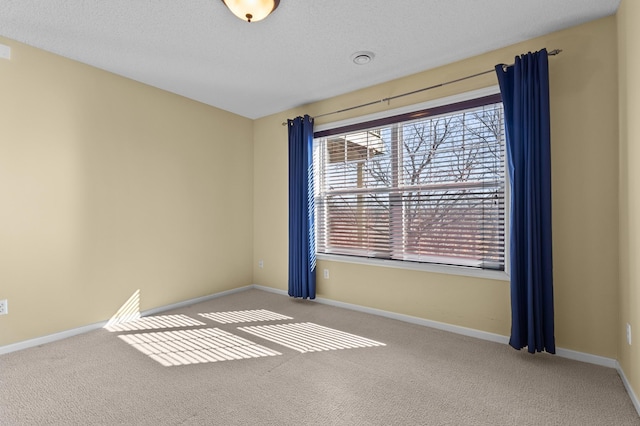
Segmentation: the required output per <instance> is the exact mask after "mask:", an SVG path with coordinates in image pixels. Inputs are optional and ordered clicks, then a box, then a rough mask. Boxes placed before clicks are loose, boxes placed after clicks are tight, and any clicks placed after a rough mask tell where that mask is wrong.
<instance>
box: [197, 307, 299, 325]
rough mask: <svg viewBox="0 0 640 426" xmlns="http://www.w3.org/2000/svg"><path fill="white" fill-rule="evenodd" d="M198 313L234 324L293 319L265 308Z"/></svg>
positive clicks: (217, 320)
mask: <svg viewBox="0 0 640 426" xmlns="http://www.w3.org/2000/svg"><path fill="white" fill-rule="evenodd" d="M198 315H200V316H202V317H205V318H208V319H210V320H213V321H216V322H219V323H221V324H235V323H240V322H257V321H282V320H290V319H293V318H291V317H288V316H286V315H281V314H278V313H275V312H271V311H267V310H265V309H257V310H252V311H229V312H211V313H207V314H198Z"/></svg>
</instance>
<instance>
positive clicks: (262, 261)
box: [258, 259, 264, 269]
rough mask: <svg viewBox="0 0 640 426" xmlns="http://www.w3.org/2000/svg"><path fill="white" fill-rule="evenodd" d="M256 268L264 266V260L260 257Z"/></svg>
mask: <svg viewBox="0 0 640 426" xmlns="http://www.w3.org/2000/svg"><path fill="white" fill-rule="evenodd" d="M258 268H261V269H262V268H264V260H262V259H260V260H258Z"/></svg>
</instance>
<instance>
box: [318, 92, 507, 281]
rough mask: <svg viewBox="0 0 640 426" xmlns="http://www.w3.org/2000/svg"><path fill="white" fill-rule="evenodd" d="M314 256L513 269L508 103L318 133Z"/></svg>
mask: <svg viewBox="0 0 640 426" xmlns="http://www.w3.org/2000/svg"><path fill="white" fill-rule="evenodd" d="M314 170H315V176H314V178H315V183H316V188H315V203H316V245H317V248H316V251H317V253H318V254H335V255H341V256H355V257H359V258H373V259H388V260H397V261H403V262H415V263H429V264H439V265H453V266H463V267H467V268H476V269H488V270H497V271H504V270H505V244H504V242H505V187H506V185H505V143H504V128H503V111H502V103H501V101H500V95H492V96H486V97H483V98H477V99H473V100H471V101H464V102H459V103H455V104H449V105H445V106H441V107H437V108H432V109H428V110H422V111H417V112H412V113H408V114H403V115H399V116H394V117H388V118H384V119H378V120H375V121H368V122H365V123H359V124H355V125H350V126H346V127H340V128H335V129H329V130H324V131H320V132H316V134H315V135H314Z"/></svg>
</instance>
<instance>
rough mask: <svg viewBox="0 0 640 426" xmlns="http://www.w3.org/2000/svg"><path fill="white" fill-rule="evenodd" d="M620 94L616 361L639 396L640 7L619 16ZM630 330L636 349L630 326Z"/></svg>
mask: <svg viewBox="0 0 640 426" xmlns="http://www.w3.org/2000/svg"><path fill="white" fill-rule="evenodd" d="M617 20H618V43H619V45H618V52H619V53H618V54H619V58H618V59H619V94H620V99H619V102H620V299H619V303H620V317H619V324H618V326H617V328H616V332H617V333H616V334H617V335H618V341H619V344H618V347H619V350H618V361H619V362H620V365H621V366H622V368H623V370H624V372H625V375H626V377H627V379H628V380H629V382H630V384H631V387H632V388H633V389H634V392H635V394H636V395H640V167H638V165H639V164H640V121H639V120H638V117H640V82H639V81H638V76H639V75H640V51H639V50H638V49H640V28H639V27H638V20H640V3H639V2H637V1H636V0H623V1H622V3H621V5H620V8H619V10H618V14H617ZM627 324H631V326H632V339H631V342H632V346H629V345H628V344H627V339H626V325H627Z"/></svg>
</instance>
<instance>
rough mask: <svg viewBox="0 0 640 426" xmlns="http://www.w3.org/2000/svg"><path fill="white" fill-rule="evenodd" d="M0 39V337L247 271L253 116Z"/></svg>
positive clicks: (28, 333)
mask: <svg viewBox="0 0 640 426" xmlns="http://www.w3.org/2000/svg"><path fill="white" fill-rule="evenodd" d="M0 43H2V44H5V45H8V46H10V47H11V48H12V58H11V60H0V200H2V201H1V203H0V205H1V207H0V299H8V301H9V315H6V316H1V317H0V346H2V345H6V344H10V343H14V342H19V341H23V340H26V339H30V338H34V337H38V336H43V335H47V334H51V333H54V332H58V331H63V330H68V329H72V328H75V327H79V326H84V325H87V324H92V323H95V322H99V321H103V320H106V319H109V318H110V317H111V316H112V315H113V314H114V313H115V312H116V311H117V310H118V308H119V307H120V306H121V305H122V304H123V303H124V302H125V301H126V300H127V299H128V298H129V297H130V296H131V295H132V294H133V293H134V292H135V291H136V290H138V289H139V290H140V293H141V309H142V310H145V309H150V308H153V307H158V306H165V305H168V304H171V303H175V302H180V301H184V300H187V299H190V298H194V297H199V296H204V295H208V294H211V293H215V292H218V291H223V290H227V289H231V288H235V287H240V286H244V285H248V284H251V282H252V271H251V255H252V248H251V247H252V240H253V230H252V228H251V223H252V208H253V207H252V203H253V200H252V185H253V152H252V151H253V147H252V138H253V133H252V126H253V123H252V121H251V120H249V119H246V118H243V117H239V116H237V115H234V114H231V113H227V112H224V111H221V110H218V109H215V108H211V107H208V106H205V105H203V104H200V103H197V102H194V101H191V100H187V99H185V98H182V97H180V96H176V95H173V94H170V93H167V92H163V91H160V90H157V89H154V88H151V87H149V86H145V85H142V84H139V83H136V82H134V81H131V80H127V79H124V78H121V77H117V76H115V75H112V74H109V73H106V72H103V71H100V70H97V69H95V68H91V67H88V66H85V65H82V64H79V63H77V62H74V61H71V60H67V59H64V58H61V57H59V56H56V55H52V54H49V53H46V52H43V51H41V50H37V49H33V48H30V47H27V46H25V45H22V44H19V43H16V42H14V41H12V40H7V39H2V38H0Z"/></svg>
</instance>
